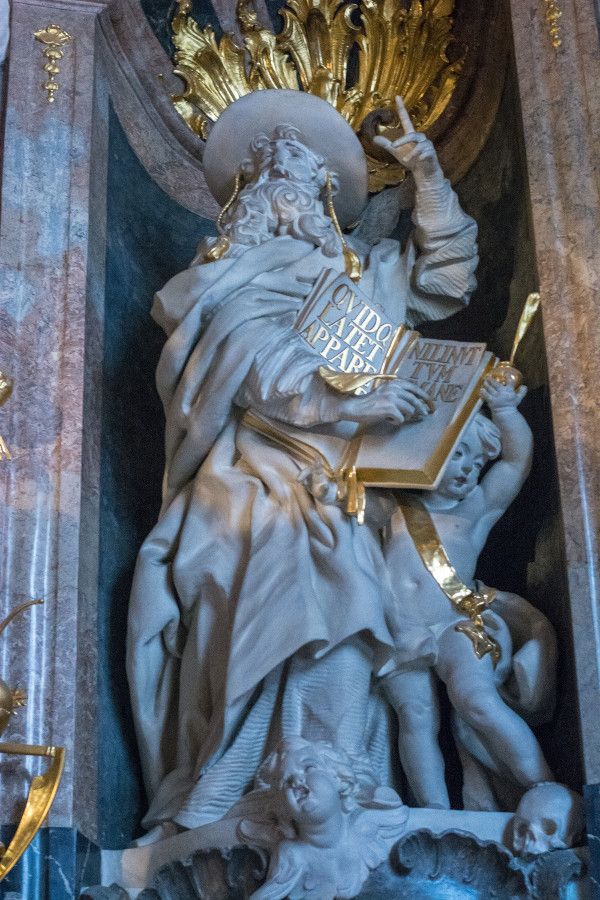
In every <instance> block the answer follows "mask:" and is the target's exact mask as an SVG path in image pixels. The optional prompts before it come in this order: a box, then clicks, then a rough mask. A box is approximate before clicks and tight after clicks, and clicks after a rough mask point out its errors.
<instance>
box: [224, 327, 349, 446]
mask: <svg viewBox="0 0 600 900" xmlns="http://www.w3.org/2000/svg"><path fill="white" fill-rule="evenodd" d="M266 327H268V328H269V330H270V332H271V334H270V338H269V340H268V341H267V342H266V343H265V344H264V345H263V346H262V347H261V349H260V350H259V351H258V353H257V354H256V356H255V357H254V361H253V363H252V365H251V367H250V370H249V372H248V374H247V376H246V378H245V379H244V382H243V384H242V385H241V388H240V390H239V391H238V393H237V396H236V399H235V402H236V404H237V405H238V406H241V407H242V408H244V409H249V408H250V409H253V410H255V411H256V412H260V413H263V414H264V415H267V416H270V417H271V418H273V419H279V420H280V421H282V422H289V423H290V424H292V425H298V426H300V427H301V428H310V427H311V426H312V425H317V424H319V423H325V422H337V421H339V414H338V411H337V406H338V401H339V397H338V396H337V395H336V394H335V392H334V391H333V390H331V388H329V387H328V386H327V385H326V384H325V382H324V381H323V380H322V379H321V377H320V376H319V373H318V368H319V366H320V365H321V364H322V362H323V360H322V359H321V357H320V356H319V355H318V354H316V353H314V352H313V351H311V350H310V349H309V348H308V347H307V346H306V344H305V342H304V341H303V340H302V338H301V337H300V336H299V335H298V334H297V333H296V332H295V331H294V330H293V328H292V327H291V324H290V325H289V326H288V327H287V328H282V327H281V326H280V325H278V324H277V323H275V322H270V323H269V324H268V326H266Z"/></svg>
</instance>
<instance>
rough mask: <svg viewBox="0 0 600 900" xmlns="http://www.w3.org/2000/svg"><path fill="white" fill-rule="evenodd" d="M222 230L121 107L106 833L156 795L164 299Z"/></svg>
mask: <svg viewBox="0 0 600 900" xmlns="http://www.w3.org/2000/svg"><path fill="white" fill-rule="evenodd" d="M211 230H212V222H210V221H209V220H205V219H201V218H200V217H198V216H195V215H193V214H192V213H190V212H188V211H187V210H185V209H184V208H183V207H181V206H179V205H178V204H177V203H176V202H175V201H173V200H172V199H171V198H170V197H168V196H167V194H165V193H163V192H162V191H161V189H160V188H159V187H158V186H157V185H156V184H155V183H154V182H153V181H152V179H151V178H150V176H149V175H148V174H147V173H146V171H145V169H144V168H143V167H142V166H141V164H140V163H139V162H138V160H137V158H136V156H135V155H134V153H133V152H132V150H131V148H130V147H129V144H128V143H127V139H126V137H125V135H124V133H123V130H122V128H121V126H120V124H119V122H118V119H117V117H116V115H115V114H114V112H113V111H112V110H111V116H110V144H109V171H108V210H107V231H108V238H107V256H106V307H105V323H104V325H105V349H104V365H103V383H102V394H103V402H102V463H101V465H102V470H101V513H100V515H101V520H100V529H101V534H100V573H99V614H98V625H99V638H98V640H99V665H100V686H99V692H100V697H99V710H100V712H99V717H100V719H99V722H98V728H99V754H100V758H99V783H98V809H99V841H100V844H101V846H105V847H113V846H114V847H119V846H125V845H126V844H127V843H128V841H129V840H130V838H131V835H132V832H133V831H134V830H135V829H136V828H137V826H138V823H139V820H140V817H141V814H142V812H143V808H144V804H145V800H144V798H143V795H142V792H141V782H140V777H139V766H138V762H137V750H136V747H135V739H134V735H133V728H132V723H131V711H130V708H129V699H128V693H127V685H126V681H125V668H124V664H125V631H126V617H127V604H128V600H129V591H130V588H131V580H132V575H133V568H134V564H135V558H136V554H137V552H138V550H139V547H140V545H141V543H142V541H143V540H144V538H145V537H146V535H147V534H148V532H149V531H150V530H151V528H152V527H153V525H154V523H155V521H156V518H157V515H158V508H159V503H160V490H161V478H162V470H163V462H164V456H163V435H164V417H163V412H162V407H161V404H160V402H159V399H158V395H157V393H156V388H155V386H154V371H155V368H156V364H157V361H158V357H159V354H160V351H161V348H162V345H163V343H164V335H163V333H162V331H161V330H160V329H159V328H158V326H157V325H155V323H154V322H153V321H152V319H151V318H150V306H151V303H152V297H153V294H154V292H155V291H156V290H158V289H159V288H160V287H161V286H162V285H163V284H164V283H165V282H166V281H168V279H169V278H171V277H172V276H173V275H175V274H176V273H177V272H179V271H181V270H182V269H185V268H186V267H187V265H188V264H189V262H190V260H191V258H192V257H193V255H194V252H195V248H196V245H197V244H198V241H199V240H200V238H201V237H202V236H203V235H205V234H208V233H209V232H210V231H211Z"/></svg>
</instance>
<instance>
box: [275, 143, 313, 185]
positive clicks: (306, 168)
mask: <svg viewBox="0 0 600 900" xmlns="http://www.w3.org/2000/svg"><path fill="white" fill-rule="evenodd" d="M274 143H275V147H274V150H273V156H272V159H271V162H270V165H269V175H270V176H271V177H272V178H281V179H286V180H288V179H291V180H292V181H298V182H301V183H302V184H310V183H311V182H312V180H313V178H314V174H315V173H314V169H313V166H312V164H311V159H310V155H309V153H308V152H307V150H306V148H305V147H304V146H303V145H302V144H300V143H299V142H298V141H294V140H289V139H285V138H280V139H279V140H277V141H275V142H274Z"/></svg>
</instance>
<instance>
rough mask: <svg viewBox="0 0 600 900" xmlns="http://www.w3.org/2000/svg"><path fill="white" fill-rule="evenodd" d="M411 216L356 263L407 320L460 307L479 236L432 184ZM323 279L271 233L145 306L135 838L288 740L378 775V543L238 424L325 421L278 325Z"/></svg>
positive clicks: (247, 773) (383, 724) (314, 265)
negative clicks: (150, 321) (157, 342)
mask: <svg viewBox="0 0 600 900" xmlns="http://www.w3.org/2000/svg"><path fill="white" fill-rule="evenodd" d="M413 220H414V223H415V230H414V232H413V234H412V236H411V238H410V239H409V241H408V244H407V246H406V248H405V249H404V250H403V251H401V249H400V247H399V245H398V243H397V242H396V241H392V240H383V241H381V242H379V243H378V244H377V245H375V246H374V247H372V248H371V249H370V250H368V249H366V248H363V251H362V257H363V264H364V274H363V277H362V280H361V284H360V288H361V291H362V292H363V293H364V294H366V295H367V296H368V297H370V298H371V299H372V300H373V301H374V302H376V303H379V304H380V305H382V306H383V307H384V308H385V309H386V311H387V312H388V313H389V315H390V317H391V318H393V319H394V320H396V321H399V322H401V321H404V322H406V323H407V324H410V325H416V324H418V322H420V321H424V320H431V319H440V318H444V317H446V316H448V315H450V314H452V313H453V312H455V311H456V310H458V309H460V308H461V307H462V306H463V305H464V304H465V303H466V302H468V297H469V294H470V292H471V290H472V288H473V286H474V278H473V273H474V269H475V267H476V264H477V255H476V226H475V223H474V222H473V220H472V219H470V218H469V217H468V216H466V215H465V214H464V213H463V212H462V210H461V209H460V207H459V205H458V202H457V199H456V196H455V195H454V193H453V192H452V190H451V188H450V186H449V184H448V182H446V181H445V180H444V181H440V182H439V183H438V184H437V185H435V186H433V187H430V188H427V189H423V190H421V191H419V192H417V198H416V206H415V211H414V213H413ZM323 268H330V269H336V270H338V271H342V270H343V258H342V256H341V254H340V255H339V256H338V257H335V258H329V257H326V256H324V255H323V254H322V252H321V251H320V249H318V248H317V249H315V248H314V247H313V246H312V245H311V244H308V243H305V242H303V241H300V240H297V239H294V238H291V237H287V236H285V237H274V238H272V239H270V240H268V241H266V242H264V243H262V244H260V245H258V246H255V247H250V248H248V249H244V251H243V252H242V253H241V255H237V256H234V257H232V258H225V259H222V260H219V261H216V262H212V263H208V264H206V265H192V266H191V267H190V268H189V269H188V270H186V271H185V272H182V273H180V274H179V275H177V276H175V278H173V279H171V281H170V282H168V284H167V285H166V286H165V288H163V290H162V291H160V292H159V293H158V294H157V296H156V298H155V304H154V307H153V311H152V314H153V316H154V318H155V319H156V320H157V322H158V323H159V324H160V325H161V326H162V327H163V328H164V330H165V332H166V334H167V342H166V344H165V347H164V350H163V353H162V355H161V359H160V362H159V365H158V369H157V385H158V390H159V393H160V396H161V400H162V402H163V405H164V408H165V414H166V468H165V477H164V484H163V505H162V510H161V514H160V517H159V521H158V523H157V525H156V527H155V528H154V529H153V531H152V532H151V534H150V535H149V537H148V538H147V540H146V541H145V543H144V545H143V547H142V549H141V551H140V554H139V558H138V563H137V566H136V572H135V577H134V584H133V588H132V595H131V603H130V612H129V633H128V659H127V666H128V677H129V682H130V689H131V696H132V706H133V711H134V719H135V725H136V733H137V737H138V743H139V748H140V753H141V758H142V767H143V771H144V777H145V783H146V788H147V791H148V794H149V798H150V800H151V806H150V810H149V812H148V815H147V816H146V819H145V824H146V825H147V826H150V825H152V824H154V823H156V822H160V821H163V820H165V819H174V820H175V821H177V822H178V823H179V824H181V825H183V826H185V827H195V826H197V825H200V824H203V823H204V822H208V821H211V820H214V819H217V818H219V817H220V816H221V815H222V814H223V813H224V812H226V810H227V809H228V808H229V807H230V806H231V805H232V803H233V802H235V800H236V799H237V798H238V797H239V796H240V795H241V794H242V793H243V792H244V791H246V790H247V789H248V788H249V787H250V786H251V783H252V778H253V776H254V774H255V771H256V769H257V767H258V765H259V763H260V762H261V761H262V759H263V758H264V756H265V755H266V753H267V752H268V751H269V749H270V748H271V746H272V744H273V742H274V741H276V740H277V739H278V738H279V737H281V736H284V735H289V734H294V733H296V734H298V733H302V734H303V736H304V737H307V738H309V739H311V738H313V739H315V738H323V737H325V738H329V739H332V740H338V741H339V743H341V744H342V745H343V746H344V747H345V748H346V749H348V750H351V751H354V752H368V753H370V754H371V755H372V758H373V760H374V766H376V767H378V769H379V775H380V777H381V778H382V779H384V780H385V779H386V778H389V777H390V776H389V756H390V753H391V747H390V741H389V735H388V726H387V711H386V709H385V706H384V703H383V700H382V699H381V698H380V697H379V696H378V694H377V691H376V690H374V688H373V686H372V683H371V679H370V669H369V662H368V660H369V654H373V652H376V653H377V654H379V655H380V654H381V652H382V650H385V649H386V648H387V649H391V648H392V638H391V636H390V633H389V631H388V628H387V625H386V622H385V619H384V614H383V610H384V608H385V606H386V599H387V598H386V592H389V591H391V586H390V584H389V580H388V579H387V576H386V572H385V565H384V560H383V554H382V550H381V542H380V538H379V535H378V534H376V533H375V532H374V531H372V530H371V529H370V528H369V527H368V526H358V525H357V524H356V521H355V520H354V519H351V518H350V517H348V516H347V515H346V514H345V513H344V511H343V509H342V508H340V507H338V506H337V505H336V504H329V505H326V504H324V503H322V502H320V501H319V500H317V499H315V498H314V497H313V496H312V495H311V494H310V493H309V492H308V491H307V490H306V488H305V487H304V485H303V484H302V482H301V481H299V480H298V475H299V472H300V469H301V466H300V464H299V463H298V462H296V461H295V460H294V459H293V458H292V457H291V456H289V455H288V454H287V453H286V452H285V451H283V450H282V449H280V448H277V447H275V446H273V445H270V444H269V443H268V442H267V441H266V440H265V439H264V438H262V437H260V436H259V435H257V434H255V433H254V432H252V431H250V430H249V429H248V428H247V427H245V426H244V425H243V424H242V423H241V415H242V413H243V410H244V409H245V408H247V407H252V408H253V409H256V410H257V411H259V412H263V413H266V414H267V415H271V416H273V417H275V418H279V419H283V420H284V421H289V422H292V423H294V424H296V425H300V426H302V427H309V426H310V425H313V424H316V423H318V422H320V421H333V420H334V419H335V399H336V398H335V395H334V394H333V392H332V391H331V389H330V388H328V387H327V386H325V385H324V383H322V381H321V380H320V379H319V377H318V375H317V369H318V366H319V364H320V363H321V362H322V359H321V358H320V357H319V355H318V354H317V353H316V352H315V351H313V350H312V349H310V348H309V347H308V346H307V345H306V344H305V343H304V342H303V340H302V339H301V338H300V337H299V335H298V334H297V333H296V332H295V331H294V330H293V323H294V319H295V317H296V315H297V312H298V310H299V308H300V306H301V303H302V300H303V298H304V297H305V296H306V295H307V293H308V291H309V290H310V287H311V285H312V283H314V280H315V279H316V277H317V276H318V275H319V274H320V272H321V271H322V269H323ZM317 660H319V661H320V666H318V667H315V662H316V661H317ZM365 660H366V661H367V662H366V664H365ZM365 666H366V668H365ZM349 745H351V746H349ZM386 754H387V758H386ZM386 767H387V768H386ZM386 773H387V774H386Z"/></svg>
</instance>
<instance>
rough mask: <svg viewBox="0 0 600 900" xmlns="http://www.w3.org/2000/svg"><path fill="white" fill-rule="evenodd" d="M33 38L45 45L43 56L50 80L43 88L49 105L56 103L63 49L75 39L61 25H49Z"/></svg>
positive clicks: (35, 33)
mask: <svg viewBox="0 0 600 900" xmlns="http://www.w3.org/2000/svg"><path fill="white" fill-rule="evenodd" d="M33 36H34V38H35V39H36V41H39V42H40V43H41V44H44V45H45V48H44V51H43V55H44V57H45V58H46V59H47V62H46V63H45V64H44V72H46V73H47V75H48V80H47V81H46V83H45V84H43V85H42V87H43V89H44V90H45V91H46V93H47V96H48V103H54V95H55V94H56V92H57V90H58V88H59V84H58V82H57V81H56V76H57V75H59V74H60V66H59V63H60V60H61V59H62V58H63V56H64V55H65V54H64V50H63V47H64V46H65V45H66V44H69V43H70V42H71V41H72V40H73V38H72V37H71V35H70V34H69V32H68V31H65V30H64V28H61V27H60V25H47V26H46V27H45V28H41V29H40V30H39V31H34V33H33Z"/></svg>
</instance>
